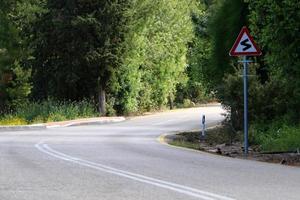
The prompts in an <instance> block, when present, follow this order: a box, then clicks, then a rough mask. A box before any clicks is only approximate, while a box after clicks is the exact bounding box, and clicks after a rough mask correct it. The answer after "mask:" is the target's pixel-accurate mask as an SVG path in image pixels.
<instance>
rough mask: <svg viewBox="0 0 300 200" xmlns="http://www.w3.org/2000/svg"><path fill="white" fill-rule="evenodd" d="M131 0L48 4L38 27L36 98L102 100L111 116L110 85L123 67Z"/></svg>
mask: <svg viewBox="0 0 300 200" xmlns="http://www.w3.org/2000/svg"><path fill="white" fill-rule="evenodd" d="M127 5H128V3H127V0H90V1H83V0H69V1H60V0H48V2H47V7H48V9H49V10H48V12H46V13H45V14H44V15H43V16H42V17H41V19H40V20H39V21H38V22H37V23H36V24H35V28H36V30H35V45H36V50H35V64H34V68H33V70H34V71H33V72H34V80H35V84H34V86H35V88H34V92H35V96H36V97H37V98H46V97H49V96H52V97H56V98H58V99H67V100H80V99H82V98H91V97H94V98H95V99H98V106H99V111H100V112H101V114H105V113H106V109H105V105H106V103H105V97H106V93H107V90H108V88H109V87H108V84H109V82H110V80H111V78H112V77H113V76H114V73H115V71H116V69H117V68H118V65H119V56H118V54H119V52H120V50H121V49H120V44H121V43H122V41H123V34H124V31H123V30H124V18H123V15H124V11H125V10H126V8H127Z"/></svg>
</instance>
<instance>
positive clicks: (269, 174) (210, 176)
mask: <svg viewBox="0 0 300 200" xmlns="http://www.w3.org/2000/svg"><path fill="white" fill-rule="evenodd" d="M222 112H223V110H222V109H221V108H220V107H217V106H214V107H205V108H197V109H185V110H180V111H172V112H167V113H160V114H154V115H148V116H144V117H137V118H132V119H129V120H127V121H125V122H121V123H115V124H106V125H90V126H78V127H67V128H53V129H47V130H42V131H18V132H0V200H85V199H87V200H119V199H120V200H123V199H124V200H128V199H130V200H139V199H140V200H148V199H149V200H150V199H151V200H175V199H180V200H181V199H184V200H189V199H191V200H192V199H203V200H232V199H241V200H247V199H249V200H254V199H262V200H267V199H270V200H276V199H278V200H299V199H300V169H299V168H296V167H289V166H281V165H276V164H268V163H263V162H256V161H249V160H242V159H234V158H227V157H222V156H216V155H211V154H207V153H201V152H194V151H189V150H184V149H178V148H173V147H170V146H167V145H163V144H160V143H159V142H158V141H157V137H158V136H159V135H160V134H163V133H168V132H172V131H179V130H190V129H195V128H199V126H200V121H201V115H202V114H206V120H207V123H208V125H209V126H212V125H214V124H216V123H218V122H219V121H220V120H222V118H223V117H222V116H221V115H220V113H222Z"/></svg>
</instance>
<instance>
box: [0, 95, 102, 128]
mask: <svg viewBox="0 0 300 200" xmlns="http://www.w3.org/2000/svg"><path fill="white" fill-rule="evenodd" d="M96 116H99V113H98V112H97V111H96V109H95V106H94V105H93V104H92V103H91V102H88V101H85V100H84V101H80V102H58V101H53V100H47V101H43V102H30V103H26V104H24V105H22V106H20V107H18V108H17V109H16V111H15V112H13V113H10V114H6V115H3V116H1V117H0V125H24V124H33V123H45V122H53V121H63V120H72V119H76V118H87V117H96Z"/></svg>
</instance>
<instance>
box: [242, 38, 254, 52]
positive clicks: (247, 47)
mask: <svg viewBox="0 0 300 200" xmlns="http://www.w3.org/2000/svg"><path fill="white" fill-rule="evenodd" d="M247 42H249V39H245V40H243V41H242V42H241V45H243V46H245V47H244V48H243V51H246V50H247V49H250V48H251V47H252V45H251V44H248V43H247Z"/></svg>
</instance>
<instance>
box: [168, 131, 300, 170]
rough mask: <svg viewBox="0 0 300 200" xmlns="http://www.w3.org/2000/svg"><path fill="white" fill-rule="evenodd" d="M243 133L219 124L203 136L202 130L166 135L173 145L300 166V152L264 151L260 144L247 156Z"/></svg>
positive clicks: (251, 149)
mask: <svg viewBox="0 0 300 200" xmlns="http://www.w3.org/2000/svg"><path fill="white" fill-rule="evenodd" d="M241 141H243V135H242V133H235V134H233V133H232V131H231V130H230V127H226V126H218V127H215V128H213V129H209V130H207V131H206V135H205V137H204V138H203V137H201V132H200V131H190V132H181V133H178V134H176V135H169V136H167V137H166V142H167V143H169V144H171V145H176V146H181V147H187V148H192V149H196V150H201V151H206V152H209V153H214V154H218V155H223V156H229V157H234V158H244V159H251V160H257V161H264V162H272V163H279V164H284V165H293V166H300V152H269V153H263V152H261V151H260V148H259V146H250V147H249V153H248V155H247V157H245V155H244V147H243V144H242V142H241Z"/></svg>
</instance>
